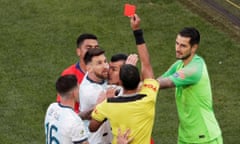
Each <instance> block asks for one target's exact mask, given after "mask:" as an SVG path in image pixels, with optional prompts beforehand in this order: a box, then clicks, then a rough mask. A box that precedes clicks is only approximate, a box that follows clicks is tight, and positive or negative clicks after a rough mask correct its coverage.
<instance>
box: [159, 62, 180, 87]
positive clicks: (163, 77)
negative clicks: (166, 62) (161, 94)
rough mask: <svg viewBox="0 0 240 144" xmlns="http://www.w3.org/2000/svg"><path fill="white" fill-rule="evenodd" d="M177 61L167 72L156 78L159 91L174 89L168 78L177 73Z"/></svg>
mask: <svg viewBox="0 0 240 144" xmlns="http://www.w3.org/2000/svg"><path fill="white" fill-rule="evenodd" d="M178 65H179V61H177V62H175V63H174V64H173V65H171V66H170V67H169V68H168V70H167V71H166V72H165V73H164V74H163V75H161V76H159V77H158V78H157V81H158V82H159V84H160V85H161V87H160V89H166V88H173V87H175V84H174V82H173V81H172V80H171V79H170V78H169V76H170V75H172V74H174V73H175V72H176V71H177V67H178Z"/></svg>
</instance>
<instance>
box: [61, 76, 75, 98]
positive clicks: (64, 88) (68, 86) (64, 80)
mask: <svg viewBox="0 0 240 144" xmlns="http://www.w3.org/2000/svg"><path fill="white" fill-rule="evenodd" d="M77 85H78V83H77V78H76V76H75V75H64V76H60V77H59V78H58V79H57V81H56V90H57V92H58V93H59V94H60V95H61V96H63V95H65V94H66V93H68V92H70V91H71V90H72V89H73V88H75V87H77Z"/></svg>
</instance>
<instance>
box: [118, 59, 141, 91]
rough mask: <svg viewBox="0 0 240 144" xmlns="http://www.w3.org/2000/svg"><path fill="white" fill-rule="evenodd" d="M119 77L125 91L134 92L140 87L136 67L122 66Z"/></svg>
mask: <svg viewBox="0 0 240 144" xmlns="http://www.w3.org/2000/svg"><path fill="white" fill-rule="evenodd" d="M119 75H120V80H121V81H122V86H123V88H124V89H126V90H134V89H136V88H137V87H138V84H139V82H140V75H139V71H138V68H137V67H136V66H133V65H131V64H124V65H122V66H121V68H120V74H119Z"/></svg>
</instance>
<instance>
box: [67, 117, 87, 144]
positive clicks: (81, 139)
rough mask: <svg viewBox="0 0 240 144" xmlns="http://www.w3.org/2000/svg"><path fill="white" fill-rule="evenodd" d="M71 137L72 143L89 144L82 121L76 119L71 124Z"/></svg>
mask: <svg viewBox="0 0 240 144" xmlns="http://www.w3.org/2000/svg"><path fill="white" fill-rule="evenodd" d="M71 138H72V143H73V144H89V143H88V133H87V131H86V129H85V126H84V124H83V122H82V121H77V122H76V123H74V124H73V125H72V130H71Z"/></svg>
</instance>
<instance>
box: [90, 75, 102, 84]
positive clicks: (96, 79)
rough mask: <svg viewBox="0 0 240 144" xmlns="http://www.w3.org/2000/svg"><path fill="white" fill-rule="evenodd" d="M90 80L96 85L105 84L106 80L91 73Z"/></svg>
mask: <svg viewBox="0 0 240 144" xmlns="http://www.w3.org/2000/svg"><path fill="white" fill-rule="evenodd" d="M88 78H89V79H90V80H91V81H93V82H95V83H103V82H104V79H102V78H99V77H97V76H96V75H95V74H94V73H91V72H89V73H88Z"/></svg>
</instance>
